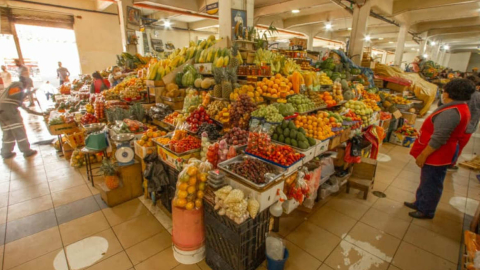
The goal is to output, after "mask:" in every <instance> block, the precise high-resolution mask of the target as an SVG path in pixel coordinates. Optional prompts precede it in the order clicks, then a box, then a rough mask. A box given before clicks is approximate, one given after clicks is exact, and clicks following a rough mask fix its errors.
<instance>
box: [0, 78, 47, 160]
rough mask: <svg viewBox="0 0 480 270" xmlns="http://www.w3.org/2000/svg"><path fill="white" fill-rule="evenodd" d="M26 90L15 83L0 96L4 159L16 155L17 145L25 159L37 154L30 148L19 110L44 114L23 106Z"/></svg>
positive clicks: (0, 121)
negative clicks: (14, 150)
mask: <svg viewBox="0 0 480 270" xmlns="http://www.w3.org/2000/svg"><path fill="white" fill-rule="evenodd" d="M25 94H26V93H25V90H24V88H23V85H22V83H20V82H14V83H12V84H10V86H9V87H7V88H6V89H5V91H3V92H2V93H1V94H0V126H1V128H2V132H3V138H2V150H1V156H2V158H4V159H9V158H12V157H14V156H15V155H16V153H15V152H13V149H14V148H15V143H18V148H19V149H20V151H21V152H22V153H23V156H24V157H30V156H33V155H35V154H36V153H37V151H36V150H33V149H31V148H30V143H29V142H28V138H27V133H26V131H25V126H24V125H23V119H22V116H21V115H20V111H19V110H18V108H19V107H20V108H22V109H24V110H25V111H27V112H28V113H31V114H35V115H43V113H39V112H35V111H32V110H30V109H28V108H26V107H25V106H24V105H23V99H24V97H25Z"/></svg>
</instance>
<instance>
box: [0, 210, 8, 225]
mask: <svg viewBox="0 0 480 270" xmlns="http://www.w3.org/2000/svg"><path fill="white" fill-rule="evenodd" d="M6 222H7V207H6V206H5V207H2V208H0V224H4V223H6Z"/></svg>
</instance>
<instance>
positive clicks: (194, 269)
mask: <svg viewBox="0 0 480 270" xmlns="http://www.w3.org/2000/svg"><path fill="white" fill-rule="evenodd" d="M173 270H201V269H200V267H198V266H197V265H196V264H191V265H187V264H180V265H178V266H177V267H175V268H173Z"/></svg>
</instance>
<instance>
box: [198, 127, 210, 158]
mask: <svg viewBox="0 0 480 270" xmlns="http://www.w3.org/2000/svg"><path fill="white" fill-rule="evenodd" d="M201 141H202V143H201V145H200V147H201V150H200V159H201V160H202V161H205V160H207V152H208V147H209V146H210V140H209V139H208V134H207V133H206V132H202V133H201Z"/></svg>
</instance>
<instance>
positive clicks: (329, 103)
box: [320, 92, 337, 108]
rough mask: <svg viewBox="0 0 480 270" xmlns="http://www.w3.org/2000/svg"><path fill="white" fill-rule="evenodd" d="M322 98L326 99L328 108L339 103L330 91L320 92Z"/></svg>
mask: <svg viewBox="0 0 480 270" xmlns="http://www.w3.org/2000/svg"><path fill="white" fill-rule="evenodd" d="M320 98H321V99H323V101H325V103H326V104H327V107H328V108H330V107H333V106H335V105H337V102H336V101H335V99H334V98H333V96H332V94H330V92H324V93H323V94H320Z"/></svg>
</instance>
